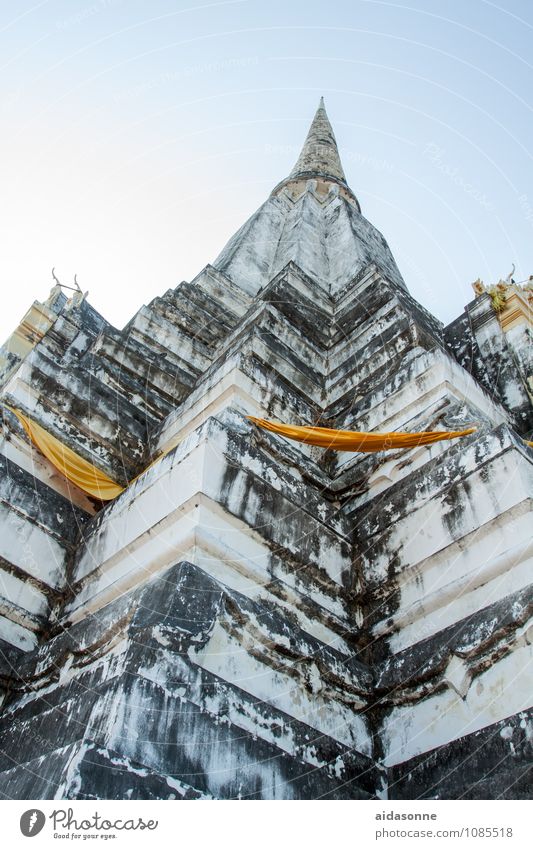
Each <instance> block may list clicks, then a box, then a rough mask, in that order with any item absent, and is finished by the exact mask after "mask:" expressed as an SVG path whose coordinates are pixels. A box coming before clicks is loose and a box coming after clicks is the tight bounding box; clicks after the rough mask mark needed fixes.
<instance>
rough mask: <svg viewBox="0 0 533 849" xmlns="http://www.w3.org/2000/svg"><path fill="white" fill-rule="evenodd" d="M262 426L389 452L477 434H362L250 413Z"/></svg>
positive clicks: (337, 445)
mask: <svg viewBox="0 0 533 849" xmlns="http://www.w3.org/2000/svg"><path fill="white" fill-rule="evenodd" d="M247 418H249V419H250V421H252V422H254V424H256V425H259V427H263V428H265V430H270V431H271V432H272V433H279V434H280V435H281V436H286V437H288V438H289V439H296V440H297V441H298V442H305V443H306V444H307V445H318V446H320V447H321V448H334V449H335V450H336V451H366V452H370V451H386V450H388V449H391V448H416V446H418V445H430V444H431V443H432V442H440V441H441V440H442V439H455V438H456V437H457V436H467V434H469V433H474V431H475V430H476V428H475V427H471V428H468V429H467V430H444V431H441V430H430V431H422V432H420V433H362V432H360V431H356V430H333V429H332V428H329V427H300V426H298V425H284V424H281V423H280V422H269V421H267V420H266V419H258V418H256V417H255V416H247Z"/></svg>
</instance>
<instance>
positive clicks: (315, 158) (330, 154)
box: [289, 97, 346, 183]
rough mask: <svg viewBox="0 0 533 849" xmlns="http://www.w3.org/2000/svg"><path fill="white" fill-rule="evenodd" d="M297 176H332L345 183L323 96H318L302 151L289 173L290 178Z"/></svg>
mask: <svg viewBox="0 0 533 849" xmlns="http://www.w3.org/2000/svg"><path fill="white" fill-rule="evenodd" d="M299 176H310V177H311V176H316V177H333V178H334V179H335V180H341V181H342V182H343V183H346V177H345V175H344V170H343V167H342V165H341V160H340V156H339V151H338V148H337V142H336V139H335V134H334V133H333V130H332V129H331V124H330V123H329V118H328V116H327V113H326V107H325V106H324V98H323V97H321V98H320V103H319V104H318V109H317V110H316V113H315V117H314V118H313V122H312V124H311V126H310V128H309V132H308V133H307V138H306V140H305V142H304V146H303V148H302V152H301V153H300V156H299V157H298V161H297V163H296V165H295V166H294V168H293V169H292V171H291V173H290V175H289V177H290V178H291V179H293V178H294V177H299Z"/></svg>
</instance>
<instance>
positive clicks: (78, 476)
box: [5, 404, 124, 501]
mask: <svg viewBox="0 0 533 849" xmlns="http://www.w3.org/2000/svg"><path fill="white" fill-rule="evenodd" d="M5 406H6V407H7V404H6V405H5ZM7 408H8V410H11V412H12V413H14V414H15V415H16V417H17V419H18V420H19V422H20V423H21V425H22V427H23V428H24V430H25V431H26V433H27V434H28V436H29V438H30V439H31V441H32V442H33V443H34V445H36V446H37V448H38V449H39V451H41V453H42V454H44V456H45V457H46V459H47V460H49V461H50V462H51V463H52V465H53V466H55V467H56V469H58V471H60V472H61V474H62V475H64V476H65V477H66V478H68V480H69V481H71V482H72V483H74V484H76V486H79V488H80V489H83V491H84V492H86V493H88V494H89V495H93V496H94V497H95V498H99V499H100V500H101V501H111V500H112V499H113V498H116V497H117V495H120V493H121V492H123V491H124V487H122V486H120V484H118V483H116V481H114V480H112V479H111V478H110V477H108V476H107V475H106V474H105V472H102V471H100V469H97V468H96V466H93V465H92V463H89V462H88V461H87V460H84V459H83V457H80V456H79V454H76V453H75V452H74V451H72V450H71V449H70V448H67V446H66V445H63V444H62V443H61V442H60V441H59V439H56V437H55V436H52V434H51V433H48V431H46V430H45V429H44V428H43V427H41V425H39V424H37V422H34V421H33V420H32V419H29V418H28V417H27V416H25V415H24V414H23V413H21V412H20V410H16V409H15V408H14V407H7Z"/></svg>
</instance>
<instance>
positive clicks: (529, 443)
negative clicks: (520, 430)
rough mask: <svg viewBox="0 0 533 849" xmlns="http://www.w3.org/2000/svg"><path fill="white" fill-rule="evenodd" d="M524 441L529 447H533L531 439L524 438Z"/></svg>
mask: <svg viewBox="0 0 533 849" xmlns="http://www.w3.org/2000/svg"><path fill="white" fill-rule="evenodd" d="M524 442H525V443H526V445H529V447H530V448H533V442H532V441H531V440H529V439H524Z"/></svg>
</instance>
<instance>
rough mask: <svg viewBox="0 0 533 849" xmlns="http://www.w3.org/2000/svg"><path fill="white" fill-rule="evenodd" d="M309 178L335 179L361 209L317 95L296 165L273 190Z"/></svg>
mask: <svg viewBox="0 0 533 849" xmlns="http://www.w3.org/2000/svg"><path fill="white" fill-rule="evenodd" d="M308 180H319V181H322V182H325V183H336V184H337V185H338V186H340V191H341V194H343V196H344V197H345V198H346V199H347V200H349V201H350V202H351V203H354V204H355V205H356V207H357V209H358V210H359V211H361V208H360V206H359V201H358V200H357V198H356V197H355V195H354V193H353V192H352V190H351V189H350V187H349V186H348V183H347V182H346V176H345V174H344V169H343V167H342V163H341V159H340V156H339V150H338V148H337V141H336V139H335V134H334V132H333V130H332V128H331V124H330V123H329V118H328V116H327V113H326V107H325V106H324V98H323V97H321V98H320V102H319V104H318V109H317V110H316V113H315V117H314V118H313V121H312V123H311V126H310V127H309V132H308V133H307V138H306V140H305V142H304V146H303V148H302V152H301V153H300V156H299V157H298V161H297V162H296V165H295V166H294V168H293V169H292V171H291V173H290V174H289V176H288V177H286V178H285V180H282V181H281V183H278V185H277V186H276V187H275V189H274V191H273V192H272V194H274V195H276V194H278V193H279V192H280V191H281V190H282V189H283V188H284V187H285V186H287V185H290V184H294V183H295V182H296V183H297V184H301V183H304V184H305V182H306V181H308Z"/></svg>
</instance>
